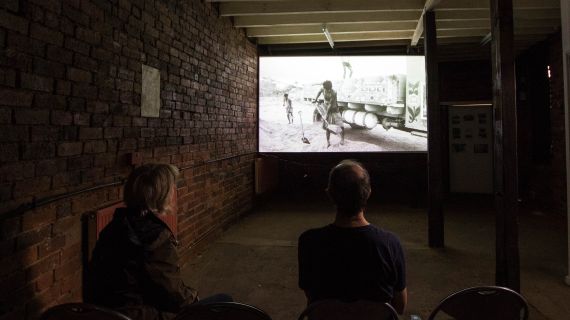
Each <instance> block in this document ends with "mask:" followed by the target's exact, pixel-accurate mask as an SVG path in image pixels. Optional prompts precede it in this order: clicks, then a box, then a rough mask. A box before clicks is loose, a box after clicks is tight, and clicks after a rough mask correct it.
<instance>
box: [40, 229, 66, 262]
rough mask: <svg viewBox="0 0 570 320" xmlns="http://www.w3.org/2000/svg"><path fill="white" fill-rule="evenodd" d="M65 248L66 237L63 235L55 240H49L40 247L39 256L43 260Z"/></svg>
mask: <svg viewBox="0 0 570 320" xmlns="http://www.w3.org/2000/svg"><path fill="white" fill-rule="evenodd" d="M64 246H65V236H64V235H61V236H58V237H55V238H49V239H47V240H46V241H44V242H43V243H40V245H39V252H38V255H39V257H40V259H41V258H43V257H45V256H48V255H50V254H52V253H53V252H56V251H58V250H60V249H62V248H63V247H64Z"/></svg>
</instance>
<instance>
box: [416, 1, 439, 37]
mask: <svg viewBox="0 0 570 320" xmlns="http://www.w3.org/2000/svg"><path fill="white" fill-rule="evenodd" d="M440 2H441V0H426V4H425V5H424V9H423V11H422V15H421V16H420V18H419V19H418V23H417V24H416V28H415V31H414V34H413V35H412V46H416V45H417V44H418V41H419V40H420V38H421V37H422V34H423V33H424V15H425V13H426V11H432V10H434V9H435V8H436V6H437V5H438V4H439V3H440ZM434 24H435V18H434ZM435 27H436V28H437V25H436V26H435Z"/></svg>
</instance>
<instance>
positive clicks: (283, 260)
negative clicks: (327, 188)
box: [183, 199, 570, 320]
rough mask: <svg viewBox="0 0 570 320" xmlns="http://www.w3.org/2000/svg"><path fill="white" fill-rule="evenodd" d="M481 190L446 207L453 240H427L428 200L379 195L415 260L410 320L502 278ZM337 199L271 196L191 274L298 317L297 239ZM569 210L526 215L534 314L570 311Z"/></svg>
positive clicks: (281, 316)
mask: <svg viewBox="0 0 570 320" xmlns="http://www.w3.org/2000/svg"><path fill="white" fill-rule="evenodd" d="M485 203H488V202H486V201H480V200H479V199H463V200H461V201H457V200H456V201H455V203H452V204H449V205H448V206H447V208H446V226H445V227H446V248H445V249H440V250H436V249H430V248H428V247H427V245H426V243H427V240H426V239H427V229H426V225H427V219H426V214H425V212H426V211H425V209H421V208H420V209H419V208H410V207H409V206H406V205H394V204H392V205H388V204H372V205H370V206H369V209H368V214H367V217H368V220H369V221H370V222H372V223H374V224H376V225H378V226H381V227H383V228H386V229H388V230H392V231H393V232H395V233H397V234H399V235H400V238H401V240H402V243H403V246H404V249H405V251H406V259H407V267H408V271H407V277H408V292H409V304H408V308H407V310H406V313H405V315H404V316H403V317H402V319H410V315H412V314H416V315H419V316H420V317H421V318H422V319H426V318H427V316H428V315H429V312H430V311H431V310H432V309H433V308H434V307H435V306H436V305H437V303H438V302H439V301H440V300H441V299H443V298H444V297H446V296H447V295H448V294H450V293H452V292H454V291H456V290H459V289H462V288H466V287H471V286H478V285H492V284H493V283H494V269H495V258H494V254H495V251H494V250H495V245H494V237H495V232H494V216H493V209H492V207H491V206H490V205H486V204H485ZM333 212H334V208H333V207H332V206H331V205H330V204H329V203H328V202H327V201H326V199H321V200H318V201H315V202H313V203H312V204H305V203H304V201H299V200H298V199H281V200H272V201H265V202H264V204H261V205H259V206H258V208H257V209H256V210H255V211H254V212H253V213H252V214H250V215H248V216H247V217H245V218H244V219H243V220H241V221H240V222H239V223H237V224H235V225H233V226H232V227H230V228H229V229H228V230H227V231H226V232H225V233H224V234H223V235H222V236H221V237H220V238H218V240H217V241H215V242H214V243H213V244H211V245H209V246H207V248H206V249H205V250H204V251H203V252H202V253H201V254H199V255H197V256H196V257H195V258H194V259H193V261H192V262H191V263H189V265H188V266H187V267H186V268H185V269H184V270H183V274H184V278H185V281H186V282H187V283H188V284H190V285H191V286H193V287H195V288H198V289H199V290H200V295H201V296H203V297H205V296H208V295H210V294H213V293H218V292H224V293H229V294H231V295H232V296H233V297H234V299H235V300H237V301H240V302H244V303H248V304H252V305H255V306H258V307H260V308H261V309H263V310H265V311H266V312H267V313H269V315H270V316H271V317H272V318H273V319H274V320H293V319H297V317H298V315H299V313H300V312H301V311H302V310H303V308H304V306H305V303H306V302H305V297H304V294H303V292H302V291H301V290H300V289H298V287H297V247H296V244H297V238H298V236H299V235H300V234H301V233H302V232H303V231H304V230H306V229H308V228H312V227H318V226H322V225H325V224H327V223H329V222H330V221H332V219H333V216H334V214H333ZM565 226H566V219H565V218H564V217H559V216H548V215H546V214H543V213H539V212H534V213H532V214H527V215H523V216H521V219H520V250H521V287H522V294H523V295H524V296H525V297H526V298H527V300H528V301H529V304H530V312H531V314H530V319H557V320H558V319H570V304H569V303H568V302H569V301H570V287H568V286H566V285H565V284H564V276H566V274H567V269H566V261H567V258H566V257H567V249H566V227H565Z"/></svg>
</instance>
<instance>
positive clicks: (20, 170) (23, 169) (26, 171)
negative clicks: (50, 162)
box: [0, 161, 35, 182]
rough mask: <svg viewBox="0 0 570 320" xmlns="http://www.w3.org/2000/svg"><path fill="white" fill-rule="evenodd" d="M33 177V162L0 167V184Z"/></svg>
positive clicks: (21, 162)
mask: <svg viewBox="0 0 570 320" xmlns="http://www.w3.org/2000/svg"><path fill="white" fill-rule="evenodd" d="M34 176H35V166H34V163H33V162H23V161H20V162H17V163H10V164H5V165H3V166H2V167H0V182H5V181H10V182H12V181H18V180H23V179H27V178H33V177H34Z"/></svg>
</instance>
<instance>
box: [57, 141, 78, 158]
mask: <svg viewBox="0 0 570 320" xmlns="http://www.w3.org/2000/svg"><path fill="white" fill-rule="evenodd" d="M82 150H83V143H82V142H64V143H60V144H59V145H58V146H57V155H58V156H61V157H66V156H74V155H78V154H81V152H82Z"/></svg>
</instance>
